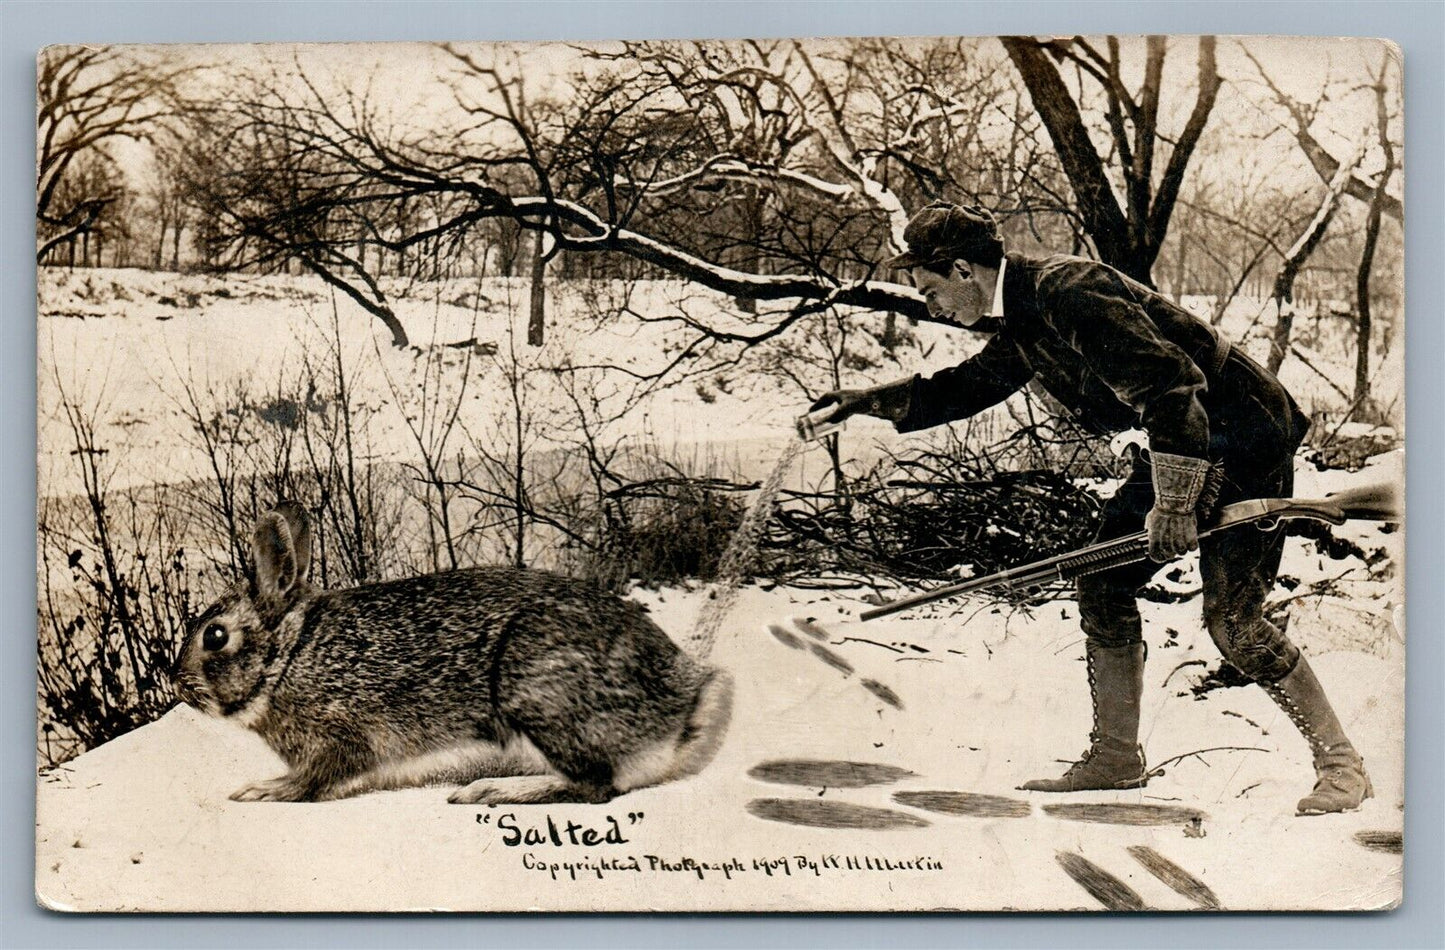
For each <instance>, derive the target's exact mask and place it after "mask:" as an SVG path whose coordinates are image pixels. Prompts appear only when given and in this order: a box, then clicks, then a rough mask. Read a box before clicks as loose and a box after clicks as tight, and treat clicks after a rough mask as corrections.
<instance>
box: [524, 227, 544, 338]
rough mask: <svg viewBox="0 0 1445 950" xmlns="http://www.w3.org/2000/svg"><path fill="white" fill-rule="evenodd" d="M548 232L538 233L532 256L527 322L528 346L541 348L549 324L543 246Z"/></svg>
mask: <svg viewBox="0 0 1445 950" xmlns="http://www.w3.org/2000/svg"><path fill="white" fill-rule="evenodd" d="M546 236H547V232H546V231H538V232H537V243H536V246H535V252H534V253H533V255H532V309H531V313H530V316H529V319H528V320H527V345H528V346H541V345H542V338H543V335H544V329H545V327H546V323H547V281H546V276H547V273H546V272H547V253H546V249H545V247H544V246H543V243H542V242H543V239H544V238H545V237H546Z"/></svg>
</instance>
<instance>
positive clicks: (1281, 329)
mask: <svg viewBox="0 0 1445 950" xmlns="http://www.w3.org/2000/svg"><path fill="white" fill-rule="evenodd" d="M1364 154H1365V151H1364V144H1363V143H1361V145H1360V147H1359V148H1357V149H1356V150H1355V154H1354V156H1353V157H1352V158H1351V160H1350V161H1349V162H1347V163H1345V164H1342V165H1340V167H1339V169H1338V170H1337V171H1336V173H1335V177H1334V179H1333V180H1332V181H1331V182H1330V186H1329V188H1327V189H1326V190H1325V196H1324V198H1323V199H1322V200H1321V201H1320V206H1319V208H1317V209H1316V210H1315V216H1314V218H1313V219H1312V220H1311V221H1310V223H1309V226H1308V227H1306V228H1305V230H1304V233H1303V234H1301V235H1300V236H1299V238H1298V239H1297V240H1296V241H1295V242H1294V246H1293V247H1291V248H1290V249H1289V251H1288V252H1287V253H1286V254H1285V256H1284V262H1283V263H1282V264H1281V265H1280V269H1279V274H1278V275H1277V276H1276V277H1275V279H1274V293H1273V296H1274V304H1275V312H1276V313H1277V314H1278V316H1277V317H1276V319H1275V325H1274V336H1273V338H1272V339H1271V340H1270V346H1269V363H1268V365H1269V371H1270V372H1271V373H1277V372H1279V368H1280V365H1281V364H1282V363H1284V356H1285V354H1286V353H1288V352H1289V338H1290V334H1291V332H1292V331H1293V329H1294V281H1295V277H1296V276H1298V274H1299V272H1300V268H1302V267H1304V265H1305V262H1306V261H1308V260H1309V257H1310V255H1311V254H1313V253H1314V250H1315V248H1316V247H1318V246H1319V243H1320V239H1321V238H1323V237H1324V236H1325V229H1326V228H1328V227H1329V224H1330V221H1331V220H1332V219H1333V218H1334V216H1335V211H1336V210H1338V209H1339V197H1340V193H1341V192H1343V191H1344V190H1345V182H1346V181H1348V180H1349V178H1350V174H1351V173H1352V172H1353V170H1354V167H1355V166H1356V165H1357V164H1359V161H1360V159H1361V158H1362V157H1363V156H1364Z"/></svg>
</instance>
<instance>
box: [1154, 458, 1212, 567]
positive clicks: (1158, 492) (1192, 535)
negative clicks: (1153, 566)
mask: <svg viewBox="0 0 1445 950" xmlns="http://www.w3.org/2000/svg"><path fill="white" fill-rule="evenodd" d="M1149 464H1150V468H1151V471H1152V474H1153V479H1154V508H1153V510H1152V511H1150V512H1149V516H1148V517H1147V518H1145V519H1144V527H1145V528H1146V529H1148V531H1149V559H1150V560H1152V561H1157V562H1159V563H1163V562H1165V561H1172V560H1174V559H1175V558H1177V557H1182V556H1183V555H1184V554H1186V553H1188V552H1189V551H1193V550H1196V549H1197V548H1198V547H1199V527H1198V525H1197V524H1196V522H1195V509H1196V507H1197V506H1198V504H1199V495H1200V492H1202V491H1203V490H1204V480H1205V477H1206V476H1207V475H1208V474H1209V462H1207V461H1205V460H1204V459H1197V458H1191V457H1189V456H1187V455H1169V454H1168V453H1166V452H1150V453H1149Z"/></svg>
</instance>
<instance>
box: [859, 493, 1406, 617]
mask: <svg viewBox="0 0 1445 950" xmlns="http://www.w3.org/2000/svg"><path fill="white" fill-rule="evenodd" d="M1291 518H1310V519H1313V520H1315V521H1324V522H1328V523H1329V524H1335V525H1339V524H1344V523H1345V522H1346V521H1355V520H1359V521H1395V522H1398V521H1400V520H1401V518H1402V514H1401V509H1400V498H1399V492H1398V490H1397V489H1396V487H1395V485H1393V484H1388V483H1381V484H1377V485H1367V486H1362V487H1360V488H1354V489H1348V490H1346V491H1339V492H1331V493H1330V494H1328V495H1326V496H1325V497H1324V498H1254V499H1251V500H1249V501H1240V502H1236V503H1234V504H1232V505H1225V506H1224V507H1222V508H1221V509H1220V510H1219V513H1218V515H1217V516H1216V517H1215V519H1214V520H1213V521H1212V522H1210V524H1209V525H1208V526H1207V527H1202V528H1200V530H1199V536H1200V537H1201V538H1203V537H1207V536H1209V535H1211V534H1214V533H1215V532H1217V531H1226V530H1229V529H1230V528H1237V527H1239V526H1241V525H1246V524H1252V525H1254V526H1255V528H1257V529H1258V530H1260V531H1273V530H1274V529H1275V528H1276V527H1277V526H1278V525H1279V523H1280V522H1281V521H1284V520H1287V519H1291ZM1148 556H1149V533H1148V532H1147V531H1140V532H1137V533H1135V534H1126V535H1123V536H1121V537H1118V538H1111V539H1110V540H1108V541H1101V542H1099V543H1097V544H1092V545H1090V546H1089V547H1086V548H1080V549H1079V550H1077V551H1070V552H1068V553H1067V554H1057V555H1055V556H1053V557H1051V558H1045V559H1044V560H1042V561H1034V562H1033V563H1031V564H1024V565H1021V566H1019V567H1011V568H1009V569H1008V570H1004V571H999V572H998V573H997V574H989V575H988V576H986V577H975V578H973V579H972V580H967V581H960V582H958V583H956V584H945V585H944V586H942V587H936V588H934V589H933V590H926V591H922V592H920V593H917V594H911V595H909V596H907V597H901V598H899V599H898V600H894V601H890V602H889V603H886V604H881V605H879V606H877V607H874V608H872V609H871V610H865V611H863V612H862V613H860V614H859V615H858V616H859V618H860V619H863V620H873V619H875V618H877V617H883V616H886V615H888V614H892V613H897V612H898V611H900V610H907V609H908V608H909V607H917V606H918V605H919V604H930V603H933V602H934V601H935V600H946V599H948V598H950V597H961V596H963V595H964V594H971V593H973V592H974V591H980V590H992V589H994V588H999V587H1002V588H1006V589H1009V590H1028V589H1029V588H1031V587H1038V586H1040V585H1043V584H1048V583H1052V582H1054V581H1071V580H1073V579H1074V578H1076V577H1082V576H1083V575H1085V574H1093V573H1096V572H1098V571H1104V570H1108V569H1109V568H1111V567H1119V566H1120V565H1123V564H1133V563H1134V562H1135V561H1142V560H1144V559H1145V558H1146V557H1148Z"/></svg>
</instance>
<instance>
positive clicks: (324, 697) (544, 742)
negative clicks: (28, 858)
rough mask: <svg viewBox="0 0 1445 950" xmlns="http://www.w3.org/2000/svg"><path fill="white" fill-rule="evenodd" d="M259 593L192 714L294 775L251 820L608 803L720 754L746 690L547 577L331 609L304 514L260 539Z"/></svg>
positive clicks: (397, 590) (447, 584)
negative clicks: (736, 691)
mask: <svg viewBox="0 0 1445 950" xmlns="http://www.w3.org/2000/svg"><path fill="white" fill-rule="evenodd" d="M252 549H253V554H254V556H255V565H256V570H255V576H254V577H253V578H251V579H249V580H248V582H247V583H244V584H241V585H237V586H236V587H234V588H232V589H231V590H230V591H228V592H227V593H226V594H225V595H223V596H222V597H221V598H220V599H219V600H218V601H217V602H216V603H215V604H213V605H211V606H210V607H209V608H208V609H207V610H206V611H205V612H203V613H202V614H201V615H200V617H199V618H198V619H197V620H196V622H195V623H194V624H192V626H191V630H190V633H189V634H188V636H187V638H186V641H185V643H184V644H183V646H182V648H181V650H180V652H179V654H178V657H177V660H176V663H175V667H174V669H173V671H172V674H173V679H174V682H175V684H176V689H177V692H178V694H179V695H180V697H181V699H183V700H184V701H185V702H186V703H188V704H190V705H192V706H194V707H196V708H198V709H200V710H202V711H204V712H206V713H209V714H211V715H215V716H219V717H222V718H225V719H230V720H232V721H234V722H237V723H239V724H241V725H243V726H245V727H247V728H249V729H252V730H254V731H255V732H257V733H258V734H259V735H260V736H261V737H262V738H263V739H265V741H266V742H267V744H268V745H270V746H271V748H272V749H274V750H275V751H276V752H277V753H278V754H279V755H280V756H281V758H282V759H283V760H285V762H286V764H287V766H288V767H289V769H290V771H289V772H287V773H286V774H285V775H283V776H281V777H280V778H276V779H272V780H270V781H266V782H259V783H256V784H253V785H248V786H246V787H244V788H242V789H240V790H238V791H237V792H235V793H234V794H233V795H232V796H231V797H232V798H233V799H236V800H239V801H321V800H326V799H336V798H344V797H347V796H350V795H356V794H360V793H363V792H368V791H374V790H377V789H387V788H405V787H411V786H417V785H434V784H454V785H457V786H459V788H458V789H457V791H455V792H454V793H453V794H452V795H451V798H450V800H451V801H453V802H458V803H468V804H470V803H478V804H506V803H543V802H605V801H608V800H610V799H611V798H613V797H614V796H616V795H619V794H621V793H623V792H626V791H629V790H631V789H634V788H639V787H642V786H646V785H654V784H658V783H662V782H667V781H671V780H673V779H677V778H682V777H684V776H687V775H691V774H694V773H696V772H698V771H700V770H701V769H702V768H704V767H705V766H706V765H707V764H708V762H709V761H711V759H712V758H713V756H714V755H715V754H716V752H717V750H718V747H719V746H720V745H721V743H722V740H723V737H724V735H725V733H726V731H727V726H728V722H729V719H730V717H731V712H732V681H731V678H730V677H729V675H728V674H727V673H726V672H725V671H723V670H720V669H716V668H713V667H709V666H706V665H704V664H702V663H700V662H698V661H697V660H694V659H693V658H692V657H690V656H688V655H687V654H686V653H684V652H683V651H682V650H681V649H679V648H678V647H677V645H676V644H674V643H673V642H672V641H671V640H670V639H668V637H667V634H665V633H664V632H663V631H662V630H661V629H660V628H659V627H658V626H657V625H656V624H655V623H653V622H652V621H651V619H649V618H648V616H647V614H646V612H645V610H644V609H643V608H642V607H641V606H640V605H638V604H636V603H633V602H631V601H628V600H625V599H623V598H621V597H617V596H614V595H611V594H608V593H606V592H604V591H602V590H600V589H598V588H596V587H594V586H592V585H590V584H587V583H585V582H582V581H578V580H573V579H569V578H566V577H562V576H560V575H556V574H552V573H548V572H545V571H538V570H526V569H518V568H503V567H496V568H478V569H470V570H457V571H450V572H445V573H439V574H428V575H424V576H421V577H414V578H410V579H407V580H398V581H390V582H386V583H378V584H367V585H363V586H360V587H353V588H349V589H344V590H334V591H323V590H320V589H318V588H315V587H313V586H312V585H310V584H308V583H307V581H306V570H307V566H308V564H309V561H310V556H311V534H310V528H309V526H308V521H307V517H306V514H305V512H304V510H303V509H302V508H301V507H300V506H298V505H295V504H291V503H283V504H281V505H279V506H278V507H277V508H276V509H275V510H273V511H271V512H268V513H266V514H265V515H263V516H262V517H261V518H260V519H259V520H258V522H257V524H256V527H255V532H254V535H253V538H252Z"/></svg>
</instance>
